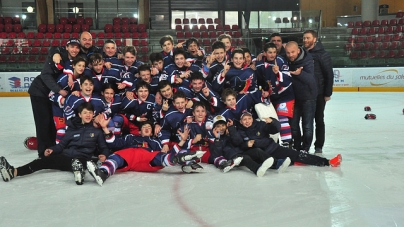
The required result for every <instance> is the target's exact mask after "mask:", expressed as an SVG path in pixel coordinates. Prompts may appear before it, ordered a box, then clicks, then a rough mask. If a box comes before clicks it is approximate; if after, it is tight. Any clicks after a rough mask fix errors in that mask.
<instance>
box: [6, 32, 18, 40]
mask: <svg viewBox="0 0 404 227" xmlns="http://www.w3.org/2000/svg"><path fill="white" fill-rule="evenodd" d="M8 38H9V39H15V38H17V34H16V33H15V32H10V33H8Z"/></svg>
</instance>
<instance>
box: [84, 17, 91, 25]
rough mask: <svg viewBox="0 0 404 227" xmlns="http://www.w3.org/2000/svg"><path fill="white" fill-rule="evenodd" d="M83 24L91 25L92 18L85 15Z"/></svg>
mask: <svg viewBox="0 0 404 227" xmlns="http://www.w3.org/2000/svg"><path fill="white" fill-rule="evenodd" d="M84 20H85V24H87V25H89V26H92V25H93V18H91V17H86V18H85V19H84Z"/></svg>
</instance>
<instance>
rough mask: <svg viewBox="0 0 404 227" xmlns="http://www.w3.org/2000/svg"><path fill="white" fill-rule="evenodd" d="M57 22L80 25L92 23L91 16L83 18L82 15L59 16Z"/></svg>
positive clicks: (90, 24)
mask: <svg viewBox="0 0 404 227" xmlns="http://www.w3.org/2000/svg"><path fill="white" fill-rule="evenodd" d="M59 24H63V25H66V24H71V25H74V24H81V25H83V24H86V25H89V26H92V25H93V18H91V17H86V18H83V17H78V18H74V17H69V18H67V17H61V18H59Z"/></svg>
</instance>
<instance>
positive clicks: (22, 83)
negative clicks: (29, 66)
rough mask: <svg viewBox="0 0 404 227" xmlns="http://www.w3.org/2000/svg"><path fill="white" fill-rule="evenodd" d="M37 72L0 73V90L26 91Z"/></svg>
mask: <svg viewBox="0 0 404 227" xmlns="http://www.w3.org/2000/svg"><path fill="white" fill-rule="evenodd" d="M38 74H39V72H2V73H0V92H28V88H29V87H30V86H31V83H32V81H33V80H34V79H35V77H36V76H37V75H38Z"/></svg>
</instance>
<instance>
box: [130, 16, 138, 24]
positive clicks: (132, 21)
mask: <svg viewBox="0 0 404 227" xmlns="http://www.w3.org/2000/svg"><path fill="white" fill-rule="evenodd" d="M129 24H137V18H134V17H131V18H129Z"/></svg>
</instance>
